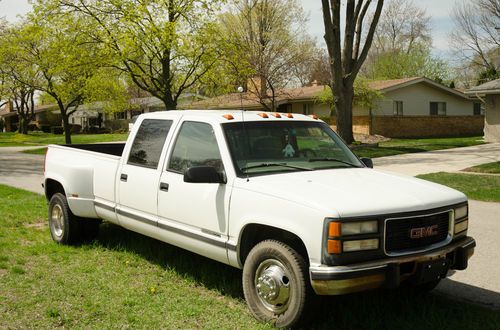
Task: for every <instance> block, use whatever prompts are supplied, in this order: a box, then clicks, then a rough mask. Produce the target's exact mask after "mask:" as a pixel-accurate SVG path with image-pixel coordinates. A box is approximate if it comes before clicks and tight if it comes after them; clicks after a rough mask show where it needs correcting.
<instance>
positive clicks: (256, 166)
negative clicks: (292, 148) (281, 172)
mask: <svg viewBox="0 0 500 330" xmlns="http://www.w3.org/2000/svg"><path fill="white" fill-rule="evenodd" d="M270 166H281V167H288V168H293V169H295V170H303V171H312V170H313V169H312V168H308V167H301V166H295V165H288V164H287V163H262V164H257V165H252V166H247V167H243V168H241V169H240V170H241V171H245V170H250V169H252V168H261V167H270Z"/></svg>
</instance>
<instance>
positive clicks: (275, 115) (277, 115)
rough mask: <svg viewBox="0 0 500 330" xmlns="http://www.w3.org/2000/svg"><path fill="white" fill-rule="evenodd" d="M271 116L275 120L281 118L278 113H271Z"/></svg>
mask: <svg viewBox="0 0 500 330" xmlns="http://www.w3.org/2000/svg"><path fill="white" fill-rule="evenodd" d="M272 115H273V116H274V117H276V118H281V115H280V114H279V113H277V112H275V113H273V114H272Z"/></svg>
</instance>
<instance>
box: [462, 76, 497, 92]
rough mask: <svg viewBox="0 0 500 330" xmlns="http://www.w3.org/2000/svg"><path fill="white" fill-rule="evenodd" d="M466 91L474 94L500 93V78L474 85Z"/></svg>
mask: <svg viewBox="0 0 500 330" xmlns="http://www.w3.org/2000/svg"><path fill="white" fill-rule="evenodd" d="M465 93H466V94H472V95H477V94H479V95H481V94H482V95H486V94H500V79H496V80H492V81H488V82H487V83H484V84H481V85H479V86H475V87H472V88H471V89H469V90H467V91H465Z"/></svg>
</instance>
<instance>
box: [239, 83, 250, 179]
mask: <svg viewBox="0 0 500 330" xmlns="http://www.w3.org/2000/svg"><path fill="white" fill-rule="evenodd" d="M243 91H244V89H243V87H242V86H239V87H238V93H240V108H241V121H242V123H243V134H244V135H245V139H246V143H247V147H248V151H250V142H249V139H248V133H247V130H246V126H245V110H243ZM246 167H248V159H246V157H245V166H244V168H246ZM248 181H250V178H249V175H248V171H247V182H248Z"/></svg>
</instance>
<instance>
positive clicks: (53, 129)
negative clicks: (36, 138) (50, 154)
mask: <svg viewBox="0 0 500 330" xmlns="http://www.w3.org/2000/svg"><path fill="white" fill-rule="evenodd" d="M50 132H51V133H52V134H62V133H63V132H64V129H63V127H62V126H52V127H51V128H50Z"/></svg>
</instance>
